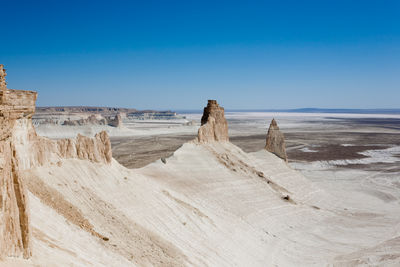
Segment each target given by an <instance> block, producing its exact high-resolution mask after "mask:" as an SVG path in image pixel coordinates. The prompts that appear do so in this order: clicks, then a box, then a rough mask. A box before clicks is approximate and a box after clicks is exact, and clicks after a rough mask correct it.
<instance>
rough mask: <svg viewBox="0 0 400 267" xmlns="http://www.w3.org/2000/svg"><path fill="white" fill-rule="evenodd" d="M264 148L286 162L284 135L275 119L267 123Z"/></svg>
mask: <svg viewBox="0 0 400 267" xmlns="http://www.w3.org/2000/svg"><path fill="white" fill-rule="evenodd" d="M265 149H266V150H268V151H269V152H271V153H274V154H275V155H277V156H278V157H280V158H281V159H283V160H285V161H286V162H287V155H286V144H285V137H284V135H283V133H282V132H281V131H280V130H279V127H278V124H277V123H276V121H275V119H272V121H271V124H270V125H269V129H268V133H267V140H266V145H265Z"/></svg>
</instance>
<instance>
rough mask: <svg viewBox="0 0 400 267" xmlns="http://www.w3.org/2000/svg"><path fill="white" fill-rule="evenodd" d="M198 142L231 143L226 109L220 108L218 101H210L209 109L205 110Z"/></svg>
mask: <svg viewBox="0 0 400 267" xmlns="http://www.w3.org/2000/svg"><path fill="white" fill-rule="evenodd" d="M197 141H199V142H200V143H208V142H213V141H217V142H228V141H229V136H228V122H227V121H226V119H225V114H224V108H223V107H220V106H219V105H218V103H217V101H216V100H208V104H207V107H205V108H204V111H203V116H202V117H201V126H200V128H199V132H198V135H197Z"/></svg>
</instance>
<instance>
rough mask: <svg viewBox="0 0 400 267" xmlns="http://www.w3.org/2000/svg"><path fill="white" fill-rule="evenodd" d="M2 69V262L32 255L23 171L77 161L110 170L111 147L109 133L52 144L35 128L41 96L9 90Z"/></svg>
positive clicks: (0, 128)
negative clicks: (33, 118) (83, 161)
mask: <svg viewBox="0 0 400 267" xmlns="http://www.w3.org/2000/svg"><path fill="white" fill-rule="evenodd" d="M5 76H6V73H5V69H4V67H3V65H0V258H3V257H6V256H14V257H21V256H23V257H25V258H29V257H30V256H31V255H32V252H31V251H32V249H31V241H30V239H31V238H30V236H31V230H30V227H29V221H30V215H29V207H28V197H27V189H26V186H25V183H24V180H23V178H22V176H21V175H20V173H21V171H23V170H26V169H29V168H33V167H36V166H42V165H45V164H51V163H59V162H60V161H61V160H62V159H68V158H76V159H83V160H89V161H92V162H98V163H104V164H108V163H110V162H111V160H112V153H111V143H110V140H109V137H108V135H107V133H106V132H101V133H98V134H96V136H95V137H94V138H89V137H86V136H82V135H78V136H77V137H76V138H75V139H61V140H50V139H47V138H43V137H40V136H38V135H37V134H36V131H35V129H34V127H33V125H32V116H33V114H34V112H35V102H36V98H37V93H36V92H32V91H22V90H10V89H7V87H6V85H7V83H6V82H5Z"/></svg>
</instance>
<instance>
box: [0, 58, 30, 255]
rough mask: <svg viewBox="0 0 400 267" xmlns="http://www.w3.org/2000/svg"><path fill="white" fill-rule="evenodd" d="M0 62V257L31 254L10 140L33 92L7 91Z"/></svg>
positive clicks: (25, 209)
mask: <svg viewBox="0 0 400 267" xmlns="http://www.w3.org/2000/svg"><path fill="white" fill-rule="evenodd" d="M5 76H6V72H5V69H4V67H3V65H0V126H1V127H0V258H2V257H5V256H24V257H25V258H28V257H29V256H30V255H31V242H30V228H29V210H28V203H27V190H26V188H25V185H24V181H23V179H22V177H21V175H20V167H19V161H18V160H17V158H16V153H17V152H16V149H15V143H14V142H13V139H12V134H13V129H14V126H15V124H16V122H17V120H19V119H21V118H24V117H25V118H30V117H31V116H32V114H33V113H34V110H35V105H34V103H35V100H36V93H35V92H30V91H16V90H8V89H7V87H6V85H7V84H6V82H5Z"/></svg>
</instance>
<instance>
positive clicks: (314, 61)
mask: <svg viewBox="0 0 400 267" xmlns="http://www.w3.org/2000/svg"><path fill="white" fill-rule="evenodd" d="M0 8H1V14H2V15H1V22H2V26H1V32H0V63H3V64H5V65H6V68H7V69H8V77H7V78H8V84H9V88H14V89H30V90H36V91H38V92H39V98H38V105H41V106H43V105H91V106H123V107H135V108H140V109H144V108H154V109H200V108H202V107H203V106H204V105H205V103H206V100H207V99H217V100H218V101H219V102H220V103H221V104H222V105H223V106H225V107H226V108H230V109H273V108H300V107H321V108H400V1H385V0H376V1H369V0H360V1H355V0H353V1H351V0H346V1H340V0H335V1H330V0H318V1H303V0H302V1H284V0H281V1H278V0H276V1H199V0H198V1H190V0H187V1H148V0H146V1H114V0H113V1H110V0H109V1H73V0H72V1H71V0H70V1H40V0H37V1H18V0H8V1H1V5H0Z"/></svg>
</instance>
